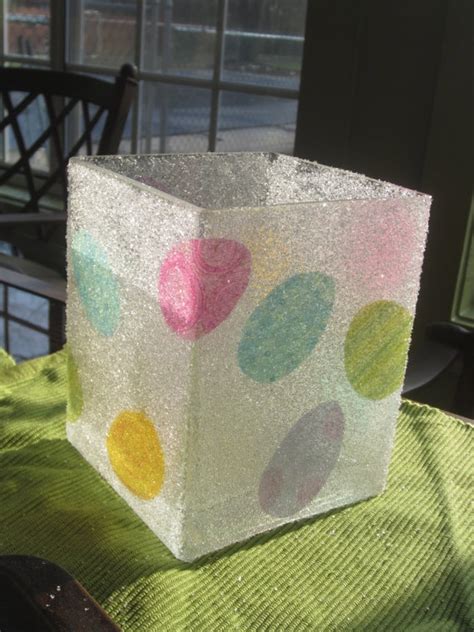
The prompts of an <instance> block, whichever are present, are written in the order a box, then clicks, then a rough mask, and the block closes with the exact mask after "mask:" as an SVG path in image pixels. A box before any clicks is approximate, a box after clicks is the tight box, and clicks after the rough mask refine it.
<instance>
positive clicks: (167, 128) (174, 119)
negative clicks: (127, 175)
mask: <svg viewBox="0 0 474 632" xmlns="http://www.w3.org/2000/svg"><path fill="white" fill-rule="evenodd" d="M210 105H211V91H210V90H207V89H204V88H190V87H187V86H175V85H166V84H164V83H158V82H146V83H145V84H144V90H143V99H142V103H141V113H140V114H141V139H140V146H139V151H140V152H141V153H159V152H190V151H191V152H193V151H196V152H200V151H207V149H208V133H209V113H210Z"/></svg>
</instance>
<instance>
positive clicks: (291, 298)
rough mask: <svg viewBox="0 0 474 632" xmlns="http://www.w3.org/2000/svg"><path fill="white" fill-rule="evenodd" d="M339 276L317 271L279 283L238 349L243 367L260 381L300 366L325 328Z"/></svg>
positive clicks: (250, 321) (254, 315)
mask: <svg viewBox="0 0 474 632" xmlns="http://www.w3.org/2000/svg"><path fill="white" fill-rule="evenodd" d="M334 294H335V289H334V281H333V279H332V278H331V277H329V276H326V275H325V274H320V273H318V272H311V273H306V274H296V275H295V276H292V277H290V278H289V279H287V280H286V281H285V282H283V283H282V284H280V285H278V286H277V287H276V288H275V289H274V290H273V291H272V292H270V294H269V295H268V296H267V297H266V298H265V299H264V300H263V301H262V302H261V303H260V304H259V305H258V306H257V308H256V309H255V311H254V312H253V313H252V315H251V316H250V318H249V319H248V321H247V323H246V325H245V327H244V331H243V334H242V338H241V341H240V345H239V350H238V362H239V366H240V368H241V370H242V371H243V372H244V373H245V374H246V375H247V376H248V377H250V378H252V379H253V380H255V381H256V382H267V383H268V382H275V381H276V380H279V379H280V378H282V377H284V376H285V375H288V373H291V371H293V370H294V369H296V368H297V367H298V366H299V365H300V364H301V363H302V362H303V361H304V360H305V359H306V358H307V357H308V356H309V355H310V354H311V352H312V351H313V349H314V347H315V346H316V344H317V342H318V340H319V339H320V337H321V335H322V333H323V332H324V330H325V329H326V325H327V322H328V319H329V316H330V315H331V312H332V307H333V303H334Z"/></svg>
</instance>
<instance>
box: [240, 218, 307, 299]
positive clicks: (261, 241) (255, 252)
mask: <svg viewBox="0 0 474 632" xmlns="http://www.w3.org/2000/svg"><path fill="white" fill-rule="evenodd" d="M245 245H246V246H247V248H248V249H249V250H250V254H251V256H252V274H251V277H250V285H249V290H250V291H251V292H252V293H253V294H254V296H256V298H263V297H264V296H266V295H267V294H269V293H270V292H271V291H272V289H273V288H274V287H275V286H276V285H278V284H279V283H280V282H281V281H282V280H283V279H284V278H286V277H287V276H288V275H289V271H290V268H291V266H292V265H293V266H294V265H295V261H294V260H293V258H294V257H292V256H290V251H289V248H288V245H287V244H286V243H285V242H284V241H283V240H282V239H281V237H279V236H278V235H277V234H275V232H274V231H272V230H271V229H266V230H258V229H257V230H256V231H254V233H253V234H252V235H249V237H248V239H245Z"/></svg>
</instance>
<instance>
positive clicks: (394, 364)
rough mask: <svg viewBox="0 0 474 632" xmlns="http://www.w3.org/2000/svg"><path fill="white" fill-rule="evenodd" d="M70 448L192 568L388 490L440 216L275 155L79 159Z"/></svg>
mask: <svg viewBox="0 0 474 632" xmlns="http://www.w3.org/2000/svg"><path fill="white" fill-rule="evenodd" d="M69 204H70V208H69V220H68V221H69V224H68V264H69V266H68V325H67V330H68V345H69V355H70V361H69V365H68V366H69V370H68V372H69V375H70V389H69V415H70V419H69V423H68V437H69V439H70V441H71V442H72V443H73V445H75V446H76V448H77V449H78V450H79V451H80V452H81V453H82V454H83V456H84V457H85V458H86V459H87V460H88V461H89V462H90V463H91V464H92V465H93V466H94V467H95V468H96V469H97V470H98V471H99V472H100V473H101V474H102V475H103V476H104V478H105V479H106V480H107V481H108V482H109V483H110V484H111V485H112V486H113V488H114V489H115V490H116V491H117V492H118V493H119V494H120V495H121V496H122V497H123V498H124V499H125V500H126V501H127V502H128V503H129V504H130V506H131V507H132V508H133V509H134V510H135V511H136V513H137V514H138V515H139V516H140V517H141V518H142V519H143V520H144V521H145V522H146V523H147V524H148V525H149V527H150V528H151V529H152V530H153V531H154V532H155V533H156V534H157V536H158V537H159V538H161V539H162V541H163V542H164V543H165V544H166V545H167V546H168V547H169V548H170V549H171V550H172V551H173V553H174V554H175V555H176V556H177V557H179V558H181V559H184V560H192V559H195V558H196V557H199V556H201V555H203V554H205V553H207V552H209V551H213V550H216V549H219V548H222V547H224V546H226V545H229V544H231V543H233V542H236V541H239V540H242V539H245V538H247V537H249V536H251V535H253V534H255V533H258V532H261V531H264V530H267V529H273V528H274V527H276V526H278V525H280V524H283V523H285V522H288V521H293V520H299V519H302V518H307V517H309V516H311V515H314V514H317V513H320V512H323V511H327V510H329V509H331V508H334V507H338V506H341V505H346V504H348V503H351V502H355V501H357V500H361V499H364V498H368V497H370V496H373V495H375V494H377V493H379V492H380V491H382V490H383V488H384V485H385V478H386V470H387V466H388V462H389V458H390V452H391V447H392V440H393V433H394V426H395V421H396V417H397V412H398V406H399V401H400V387H401V382H402V379H403V372H404V368H405V362H406V353H407V348H408V343H409V336H410V329H411V322H412V318H413V315H414V310H415V304H416V298H417V293H418V284H419V275H420V270H421V264H422V257H423V250H424V243H425V237H426V230H427V222H428V211H429V205H430V199H429V198H428V197H427V196H423V195H421V194H418V193H416V192H413V191H408V190H406V189H401V188H399V187H396V186H394V185H390V184H386V183H383V182H379V181H375V180H371V179H368V178H365V177H364V176H361V175H358V174H352V173H348V172H345V171H341V170H338V169H331V168H328V167H324V166H321V165H318V164H315V163H310V162H307V161H303V160H298V159H295V158H291V157H288V156H280V155H274V154H202V155H199V154H190V155H183V154H179V155H177V154H174V155H157V156H115V157H95V158H84V159H82V158H81V159H74V160H72V161H71V163H70V168H69Z"/></svg>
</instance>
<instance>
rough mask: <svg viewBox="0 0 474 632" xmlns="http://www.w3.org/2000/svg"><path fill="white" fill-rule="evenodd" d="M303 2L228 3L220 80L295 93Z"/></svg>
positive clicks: (241, 0)
mask: <svg viewBox="0 0 474 632" xmlns="http://www.w3.org/2000/svg"><path fill="white" fill-rule="evenodd" d="M305 18H306V0H268V1H267V2H255V1H254V0H245V1H244V0H229V4H228V14H227V26H226V33H225V54H224V72H223V78H224V79H225V80H226V81H232V82H235V83H239V82H245V83H256V84H258V85H262V84H263V85H267V86H278V87H284V88H290V89H295V90H297V89H298V86H299V81H300V71H301V59H302V54H303V38H304V25H305Z"/></svg>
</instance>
